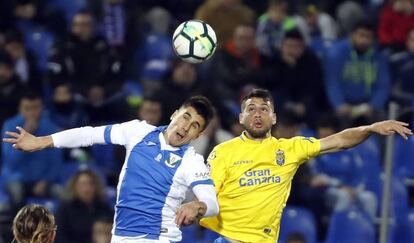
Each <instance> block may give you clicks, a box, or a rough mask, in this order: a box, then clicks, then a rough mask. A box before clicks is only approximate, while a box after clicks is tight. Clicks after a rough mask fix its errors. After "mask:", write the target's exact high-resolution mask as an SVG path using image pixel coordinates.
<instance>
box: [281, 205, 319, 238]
mask: <svg viewBox="0 0 414 243" xmlns="http://www.w3.org/2000/svg"><path fill="white" fill-rule="evenodd" d="M290 233H302V234H303V235H304V236H305V239H306V242H307V243H315V242H316V223H315V218H314V216H313V214H312V212H311V211H309V210H308V209H306V208H302V207H291V206H287V207H286V208H285V210H284V212H283V216H282V222H281V224H280V233H279V242H280V243H284V242H285V241H286V238H287V236H288V235H289V234H290Z"/></svg>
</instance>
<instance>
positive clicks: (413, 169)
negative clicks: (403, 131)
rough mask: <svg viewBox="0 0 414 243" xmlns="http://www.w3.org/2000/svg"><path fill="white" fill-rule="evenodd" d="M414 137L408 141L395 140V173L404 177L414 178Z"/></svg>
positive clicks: (397, 138) (399, 138) (398, 138)
mask: <svg viewBox="0 0 414 243" xmlns="http://www.w3.org/2000/svg"><path fill="white" fill-rule="evenodd" d="M413 147H414V137H413V136H410V137H409V139H408V140H405V139H403V138H401V137H396V138H395V146H394V173H395V174H397V175H402V176H404V177H410V178H414V149H412V148H413Z"/></svg>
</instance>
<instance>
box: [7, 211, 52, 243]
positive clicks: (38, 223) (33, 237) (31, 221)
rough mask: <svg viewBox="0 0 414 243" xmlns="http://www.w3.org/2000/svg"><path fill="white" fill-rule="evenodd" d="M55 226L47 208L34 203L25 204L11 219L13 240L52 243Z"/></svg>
mask: <svg viewBox="0 0 414 243" xmlns="http://www.w3.org/2000/svg"><path fill="white" fill-rule="evenodd" d="M56 228H57V226H56V223H55V217H54V216H53V214H52V213H51V212H50V211H49V210H48V209H47V208H45V207H43V206H40V205H35V204H30V205H26V206H24V207H23V208H21V209H20V210H19V212H18V213H17V214H16V217H15V218H14V220H13V234H14V237H15V238H14V239H15V240H13V242H15V241H16V242H17V243H53V242H54V241H55V237H56Z"/></svg>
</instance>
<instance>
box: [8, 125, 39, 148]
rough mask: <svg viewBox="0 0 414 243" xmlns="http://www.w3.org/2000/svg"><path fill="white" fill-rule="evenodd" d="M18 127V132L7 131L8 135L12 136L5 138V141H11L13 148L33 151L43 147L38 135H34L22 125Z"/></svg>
mask: <svg viewBox="0 0 414 243" xmlns="http://www.w3.org/2000/svg"><path fill="white" fill-rule="evenodd" d="M16 129H17V131H18V132H9V131H6V135H8V136H10V137H11V138H3V142H6V143H11V144H13V148H15V149H18V150H21V151H25V152H33V151H37V150H39V149H41V148H42V147H41V143H39V141H38V139H37V137H36V136H33V135H32V134H30V133H29V132H27V131H26V130H24V129H23V128H21V127H16Z"/></svg>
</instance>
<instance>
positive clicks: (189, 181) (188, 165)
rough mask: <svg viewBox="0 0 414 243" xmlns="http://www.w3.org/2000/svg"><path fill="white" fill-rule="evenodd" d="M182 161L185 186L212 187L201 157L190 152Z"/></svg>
mask: <svg viewBox="0 0 414 243" xmlns="http://www.w3.org/2000/svg"><path fill="white" fill-rule="evenodd" d="M183 160H186V161H183V166H185V168H183V169H184V180H185V183H186V185H187V186H190V187H194V186H196V185H200V184H207V185H213V181H212V180H211V177H210V170H209V168H208V167H207V166H206V165H205V164H204V158H203V156H201V155H199V154H197V153H195V152H194V151H191V152H189V153H187V154H186V155H185V156H184V158H183Z"/></svg>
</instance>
